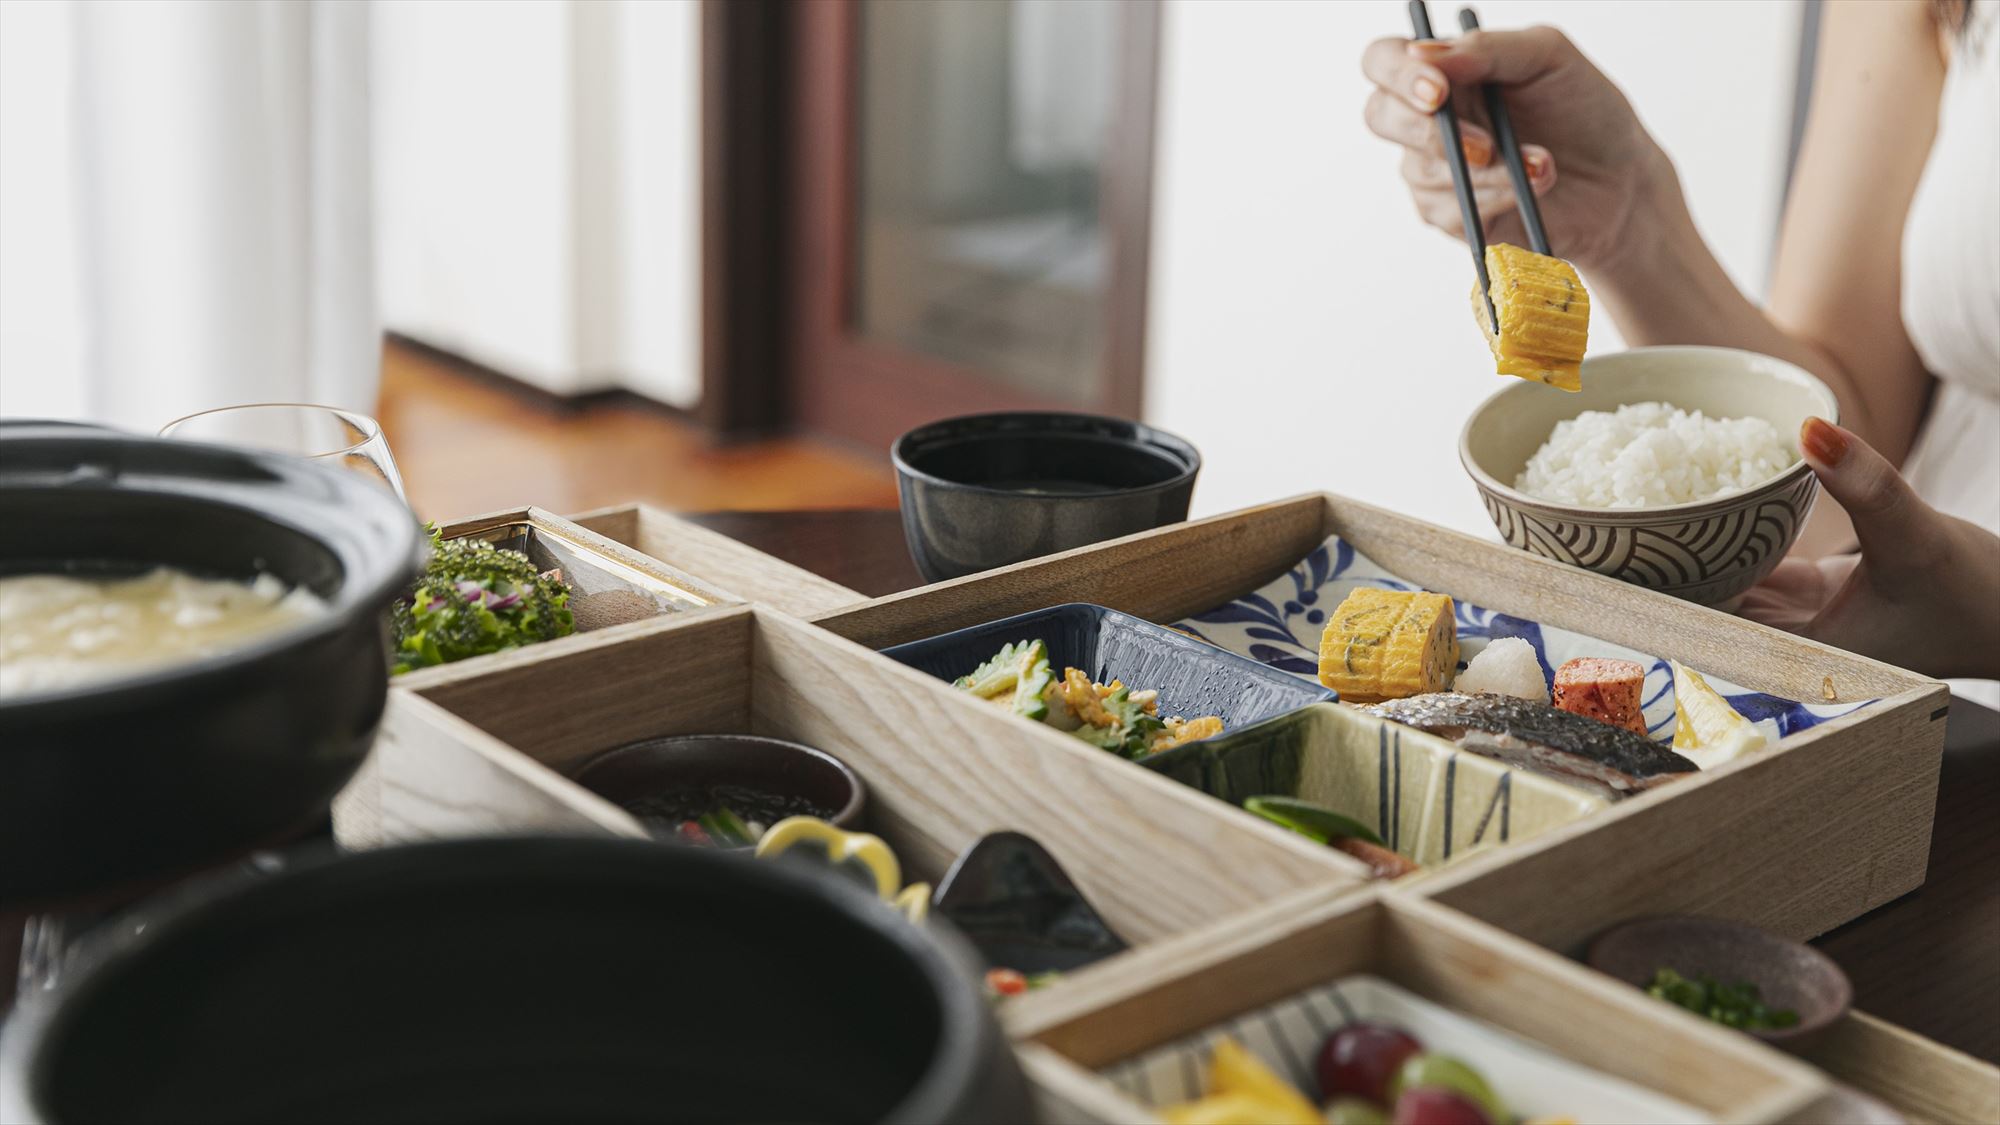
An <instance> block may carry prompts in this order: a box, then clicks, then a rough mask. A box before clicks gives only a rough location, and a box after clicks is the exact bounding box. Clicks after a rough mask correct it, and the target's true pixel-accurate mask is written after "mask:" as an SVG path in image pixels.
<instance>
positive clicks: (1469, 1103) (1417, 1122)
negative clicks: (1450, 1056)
mask: <svg viewBox="0 0 2000 1125" xmlns="http://www.w3.org/2000/svg"><path fill="white" fill-rule="evenodd" d="M1395 1125H1495V1122H1494V1121H1493V1119H1492V1118H1490V1117H1488V1116H1486V1110H1485V1109H1483V1108H1481V1107H1480V1105H1479V1103H1477V1102H1475V1101H1473V1100H1471V1099H1470V1098H1467V1097H1465V1096H1464V1095H1462V1094H1459V1093H1458V1092H1456V1091H1454V1090H1446V1089H1442V1088H1440V1087H1437V1086H1431V1087H1427V1088H1423V1089H1417V1090H1405V1091H1403V1096H1402V1097H1400V1098H1397V1099H1396V1117H1395Z"/></svg>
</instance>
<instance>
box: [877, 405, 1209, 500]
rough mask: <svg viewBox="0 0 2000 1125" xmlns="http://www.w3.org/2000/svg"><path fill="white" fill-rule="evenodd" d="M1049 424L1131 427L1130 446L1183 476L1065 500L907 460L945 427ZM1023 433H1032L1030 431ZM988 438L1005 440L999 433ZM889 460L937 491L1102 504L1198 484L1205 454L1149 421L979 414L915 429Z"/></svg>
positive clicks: (1069, 414) (1059, 413)
mask: <svg viewBox="0 0 2000 1125" xmlns="http://www.w3.org/2000/svg"><path fill="white" fill-rule="evenodd" d="M1049 419H1065V420H1068V421H1070V422H1072V423H1092V424H1095V425H1097V426H1107V427H1117V428H1124V427H1130V428H1131V430H1132V436H1131V437H1130V438H1129V439H1122V440H1126V441H1127V442H1128V443H1129V444H1131V445H1134V446H1136V447H1139V448H1141V449H1145V450H1148V451H1150V452H1154V453H1164V454H1167V455H1168V456H1169V457H1170V458H1171V459H1172V460H1175V461H1178V462H1179V463H1180V464H1181V471H1180V472H1178V473H1175V474H1174V475H1173V476H1171V477H1168V478H1167V479H1166V480H1163V481H1155V482H1153V483H1152V484H1141V485H1133V486H1131V487H1127V488H1101V489H1096V490H1094V491H1090V492H1064V493H1061V494H1060V495H1052V496H1037V495H1034V494H1032V493H1027V492H1022V491H1020V490H1018V489H1012V488H994V487H993V486H991V485H985V484H972V483H969V482H966V481H956V480H951V479H948V478H946V477H941V476H938V475H937V474H935V473H927V472H925V471H923V470H922V469H919V468H917V467H916V466H915V465H912V464H911V463H910V460H909V458H908V457H907V456H905V452H906V451H907V450H908V448H909V447H910V446H912V445H914V444H915V443H916V441H917V440H918V439H920V438H923V437H926V436H928V434H929V431H932V430H936V429H940V428H942V427H945V426H962V425H967V424H969V423H985V424H987V425H998V424H1000V423H1002V422H1005V421H1023V422H1034V421H1047V420H1049ZM1023 432H1032V431H1028V430H1024V431H1023ZM1044 432H1050V433H1053V432H1058V431H1056V430H1048V431H1044ZM987 436H1003V435H1002V434H1000V433H998V432H996V433H994V434H991V435H987ZM889 460H890V461H891V462H893V463H894V464H895V466H896V473H897V475H898V476H902V477H907V478H909V479H911V480H919V481H922V482H924V483H925V484H928V485H930V486H932V487H933V488H942V489H948V490H951V491H955V492H970V493H975V494H978V495H983V496H1006V497H1011V498H1014V499H1019V500H1035V501H1044V502H1060V501H1064V500H1102V499H1106V498H1108V497H1114V496H1146V495H1150V494H1152V493H1157V492H1169V491H1172V490H1173V489H1175V488H1178V487H1181V486H1183V485H1187V484H1190V483H1192V482H1193V481H1194V479H1195V477H1196V476H1197V475H1198V474H1199V473H1200V472H1201V451H1200V450H1198V449H1196V448H1195V447H1194V443H1193V442H1191V441H1189V440H1187V439H1186V438H1184V437H1181V436H1180V435H1179V434H1174V433H1169V432H1168V431H1166V430H1162V429H1160V428H1159V427H1158V426H1152V425H1148V424H1147V423H1145V422H1140V421H1136V420H1134V419H1131V418H1119V417H1116V416H1114V415H1110V414H1092V413H1089V412H1087V411H1076V410H990V411H985V412H982V413H977V414H959V415H956V416H954V417H950V418H939V419H936V420H935V421H931V422H925V423H924V424H923V425H921V426H915V427H912V428H911V429H909V430H906V431H904V432H903V433H902V434H901V435H900V436H898V437H897V438H896V440H895V442H894V443H893V444H891V445H890V446H889Z"/></svg>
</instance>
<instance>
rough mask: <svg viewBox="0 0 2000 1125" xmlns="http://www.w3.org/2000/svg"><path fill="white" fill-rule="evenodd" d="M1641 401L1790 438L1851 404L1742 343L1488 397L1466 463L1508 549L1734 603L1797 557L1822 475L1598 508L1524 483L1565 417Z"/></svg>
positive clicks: (1594, 370) (1470, 435) (1647, 358)
mask: <svg viewBox="0 0 2000 1125" xmlns="http://www.w3.org/2000/svg"><path fill="white" fill-rule="evenodd" d="M1638 402H1665V403H1668V404H1670V405H1673V406H1676V407H1679V408H1681V409H1683V410H1699V411H1701V412H1702V413H1703V414H1706V415H1708V416H1709V417H1711V418H1743V417H1757V418H1763V419H1764V420H1766V421H1768V422H1770V423H1771V424H1772V425H1773V426H1776V427H1777V429H1778V432H1779V434H1781V435H1782V436H1783V437H1784V438H1785V440H1786V441H1788V442H1794V441H1796V440H1797V434H1798V432H1799V427H1800V426H1801V425H1802V424H1803V423H1804V422H1805V420H1806V419H1807V418H1808V417H1812V416H1818V417H1821V418H1825V419H1828V420H1829V421H1832V420H1836V419H1837V413H1838V407H1837V405H1836V404H1835V401H1834V397H1833V392H1832V391H1830V390H1828V389H1827V387H1826V384H1824V383H1822V382H1820V381H1819V380H1818V379H1816V378H1814V377H1813V376H1812V375H1810V374H1808V373H1806V372H1805V371H1804V370H1802V369H1800V368H1798V367H1795V366H1793V365H1792V364H1789V363H1786V362H1785V361H1783V360H1780V359H1774V358H1772V357H1770V356H1764V355H1757V354H1755V353H1753V352H1745V351H1737V350H1735V349H1733V348H1706V347H1661V348H1636V349H1633V350H1631V351H1626V352H1615V353H1612V354H1610V355H1603V356H1594V357H1592V358H1590V359H1587V360H1585V361H1584V364H1583V390H1582V391H1580V392H1577V393H1575V394H1565V393H1560V392H1552V391H1551V390H1550V389H1549V388H1547V387H1545V386H1542V385H1540V384H1538V383H1527V382H1516V383H1515V384H1514V385H1513V386H1510V387H1507V388H1506V389H1504V390H1502V391H1500V392H1499V393H1497V394H1495V395H1493V396H1492V397H1491V398H1488V399H1487V400H1486V401H1485V402H1484V403H1481V404H1480V406H1479V408H1478V409H1477V410H1475V411H1473V414H1472V417H1471V419H1470V420H1468V421H1467V422H1466V425H1465V429H1464V431H1463V432H1462V433H1461V434H1460V436H1459V446H1458V455H1459V461H1460V462H1461V463H1462V464H1463V465H1464V466H1465V471H1466V473H1467V474H1468V475H1470V476H1471V477H1472V481H1473V483H1474V484H1475V485H1477V486H1478V488H1479V494H1480V497H1481V499H1482V500H1484V501H1485V504H1486V513H1487V515H1489V516H1490V517H1492V519H1493V526H1494V527H1496V528H1498V529H1499V531H1500V537H1501V538H1502V539H1505V540H1506V541H1507V542H1508V543H1509V544H1511V545H1513V546H1515V547H1519V548H1521V549H1522V550H1524V551H1531V552H1533V553H1535V554H1537V555H1541V556H1543V557H1545V558H1551V559H1555V560H1556V561H1557V562H1564V563H1568V564H1570V565H1571V566H1577V567H1582V568H1583V569H1585V570H1593V571H1596V572H1597V573H1599V574H1607V575H1610V576H1611V577H1613V578H1616V579H1619V580H1620V581H1624V582H1630V583H1632V584H1634V585H1637V586H1644V587H1646V588H1648V589H1652V590H1658V591H1660V592H1662V593H1666V594H1672V595H1673V596H1675V597H1677V598H1683V599H1685V600H1687V601H1691V602H1697V603H1699V604H1702V605H1709V606H1716V607H1719V608H1730V607H1732V606H1734V605H1735V603H1736V602H1737V601H1738V600H1739V599H1741V597H1742V596H1743V594H1744V592H1745V591H1747V590H1749V589H1750V588H1751V587H1752V586H1755V585H1756V584H1757V583H1758V582H1760V581H1762V580H1763V579H1764V577H1765V576H1766V575H1768V574H1770V573H1771V571H1772V569H1773V568H1775V567H1776V566H1777V565H1778V560H1779V559H1782V558H1784V556H1785V552H1786V551H1788V550H1790V549H1791V546H1792V543H1793V541H1794V540H1796V539H1797V538H1798V534H1799V529H1800V528H1801V527H1802V526H1803V525H1804V523H1805V521H1806V517H1807V516H1808V515H1809V514H1811V512H1812V505H1813V500H1814V498H1815V497H1816V496H1817V495H1818V491H1819V482H1818V480H1817V478H1815V477H1814V476H1813V473H1812V469H1811V468H1810V467H1809V466H1807V465H1806V463H1805V462H1804V461H1803V460H1800V461H1796V462H1794V463H1793V464H1792V465H1791V466H1790V467H1789V468H1787V469H1786V470H1785V471H1784V472H1782V473H1780V474H1778V475H1777V476H1776V477H1773V478H1772V479H1770V480H1768V481H1765V482H1764V483H1763V484H1760V485H1757V486H1756V487H1754V488H1750V489H1746V490H1744V491H1742V492H1737V493H1733V494H1731V495H1728V496H1720V497H1717V498H1715V499H1712V500H1699V501H1694V502H1692V503H1686V504H1669V505H1661V506H1654V507H1641V508H1587V507H1582V506H1578V505H1573V504H1563V503H1557V502H1553V501H1548V500H1539V499H1536V498H1535V497H1532V496H1529V495H1527V494H1526V493H1524V492H1521V491H1518V490H1517V489H1515V488H1514V487H1513V482H1514V480H1515V478H1516V477H1517V476H1519V475H1520V472H1521V470H1522V469H1523V468H1524V467H1526V465H1527V463H1528V460H1529V458H1531V457H1532V456H1534V454H1535V451H1536V450H1537V449H1539V448H1541V446H1542V443H1543V442H1545V441H1547V440H1548V438H1549V435H1550V434H1551V432H1553V431H1554V429H1555V427H1556V423H1558V422H1562V421H1566V420H1568V419H1571V418H1574V417H1576V416H1577V415H1579V414H1582V413H1583V412H1584V411H1587V410H1601V411H1610V410H1616V409H1617V408H1618V407H1620V406H1624V405H1627V404H1630V403H1638Z"/></svg>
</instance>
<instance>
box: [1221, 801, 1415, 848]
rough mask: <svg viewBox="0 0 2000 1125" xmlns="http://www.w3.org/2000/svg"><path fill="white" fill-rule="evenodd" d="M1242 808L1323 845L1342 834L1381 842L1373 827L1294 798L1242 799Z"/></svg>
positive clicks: (1375, 842) (1369, 841) (1376, 842)
mask: <svg viewBox="0 0 2000 1125" xmlns="http://www.w3.org/2000/svg"><path fill="white" fill-rule="evenodd" d="M1243 807H1244V808H1245V809H1248V810H1249V811H1251V812H1253V813H1256V814H1257V815H1258V816H1261V817H1263V818H1264V819H1265V820H1268V821H1271V822H1272V823H1274V824H1282V825H1284V826H1285V827H1286V828H1289V829H1291V830H1292V831H1294V832H1297V833H1298V834H1299V835H1301V836H1306V837H1309V838H1311V839H1313V840H1316V841H1318V842H1319V843H1322V844H1324V843H1326V842H1328V841H1329V840H1333V839H1336V838H1339V837H1343V836H1344V837H1347V838H1350V839H1355V840H1365V841H1367V842H1368V843H1371V844H1380V843H1382V837H1380V836H1377V835H1376V834H1375V830H1374V829H1372V828H1369V827H1368V826H1367V825H1365V824H1363V823H1361V822H1360V821H1358V820H1356V819H1354V818H1353V817H1351V816H1348V815H1347V814H1345V813H1338V812H1335V811H1333V810H1332V809H1330V808H1327V807H1326V806H1325V805H1316V804H1314V803H1312V802H1311V801H1301V800H1299V799H1298V798H1297V797H1251V798H1249V799H1248V800H1246V801H1244V802H1243Z"/></svg>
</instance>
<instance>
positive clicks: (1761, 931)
mask: <svg viewBox="0 0 2000 1125" xmlns="http://www.w3.org/2000/svg"><path fill="white" fill-rule="evenodd" d="M1665 925H1674V926H1692V927H1695V928H1700V929H1707V930H1711V931H1714V932H1716V933H1719V934H1726V935H1733V936H1737V937H1747V938H1749V939H1751V940H1753V941H1757V942H1761V943H1765V944H1768V945H1773V946H1778V947H1783V948H1788V949H1791V950H1794V951H1796V952H1802V953H1804V955H1805V959H1806V960H1807V961H1808V962H1810V963H1812V964H1814V965H1817V966H1819V967H1820V968H1821V969H1823V970H1825V971H1827V972H1829V973H1831V976H1830V978H1829V979H1831V980H1832V981H1833V983H1834V984H1835V985H1836V986H1837V987H1838V991H1837V992H1836V995H1837V996H1838V997H1839V1000H1840V1002H1839V1003H1838V1004H1836V1005H1834V1006H1833V1008H1832V1010H1831V1011H1830V1012H1828V1013H1827V1014H1826V1015H1825V1016H1824V1017H1822V1018H1820V1019H1816V1020H1808V1019H1804V1018H1801V1019H1800V1020H1799V1022H1798V1023H1795V1024H1793V1025H1792V1026H1790V1027H1778V1028H1768V1029H1767V1028H1754V1029H1753V1028H1744V1029H1742V1030H1743V1031H1744V1033H1745V1034H1748V1035H1752V1036H1755V1037H1756V1038H1758V1039H1760V1040H1763V1041H1765V1042H1768V1043H1784V1042H1787V1041H1789V1040H1793V1039H1801V1038H1804V1037H1806V1036H1809V1035H1812V1034H1814V1033H1816V1032H1819V1031H1821V1030H1823V1029H1824V1028H1826V1027H1828V1026H1830V1025H1832V1024H1833V1023H1834V1022H1835V1021H1837V1020H1839V1019H1840V1018H1841V1017H1842V1016H1844V1015H1846V1014H1847V1013H1848V1012H1849V1011H1850V1010H1851V1009H1852V1008H1853V1007H1854V982H1853V981H1852V980H1850V979H1848V976H1847V970H1845V969H1843V968H1841V967H1840V962H1838V961H1835V960H1834V959H1833V958H1832V957H1831V956H1829V955H1828V954H1827V953H1826V952H1825V951H1824V950H1822V949H1820V948H1818V947H1817V946H1814V945H1812V944H1811V943H1809V942H1803V941H1793V940H1792V939H1791V938H1788V937H1785V936H1784V935H1783V934H1777V933H1773V932H1771V931H1770V930H1767V929H1765V928H1763V927H1762V926H1753V925H1751V924H1750V923H1748V922H1738V921H1735V920H1733V919H1729V918H1713V917H1709V916H1708V915H1705V914H1647V915H1643V916H1641V917H1637V918H1627V919H1626V920H1625V921H1623V922H1618V923H1615V924H1613V925H1610V926H1606V927H1605V928H1604V929H1602V930H1599V931H1598V932H1597V933H1595V934H1593V935H1591V938H1590V944H1589V945H1588V946H1586V947H1585V949H1584V954H1583V960H1584V963H1585V964H1586V965H1589V966H1590V967H1591V968H1593V969H1596V970H1597V971H1598V972H1600V973H1604V974H1605V975H1606V976H1609V977H1612V979H1614V980H1618V981H1621V982H1623V983H1626V984H1630V983H1631V982H1630V981H1626V980H1625V978H1624V977H1620V976H1617V975H1616V974H1614V973H1611V972H1608V971H1607V970H1605V969H1604V968H1602V967H1601V966H1600V965H1599V964H1598V961H1599V955H1598V950H1599V947H1600V946H1601V945H1602V944H1603V943H1604V942H1606V941H1607V940H1610V939H1613V938H1616V937H1618V936H1620V935H1623V934H1629V933H1635V932H1641V931H1645V930H1650V929H1654V928H1657V927H1660V926H1665ZM1634 987H1637V988H1639V989H1640V990H1641V991H1643V990H1644V986H1643V985H1634ZM1689 1014H1690V1015H1693V1014H1694V1013H1692V1012H1690V1013H1689ZM1700 1018H1706V1017H1700ZM1718 1026H1720V1025H1718Z"/></svg>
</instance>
